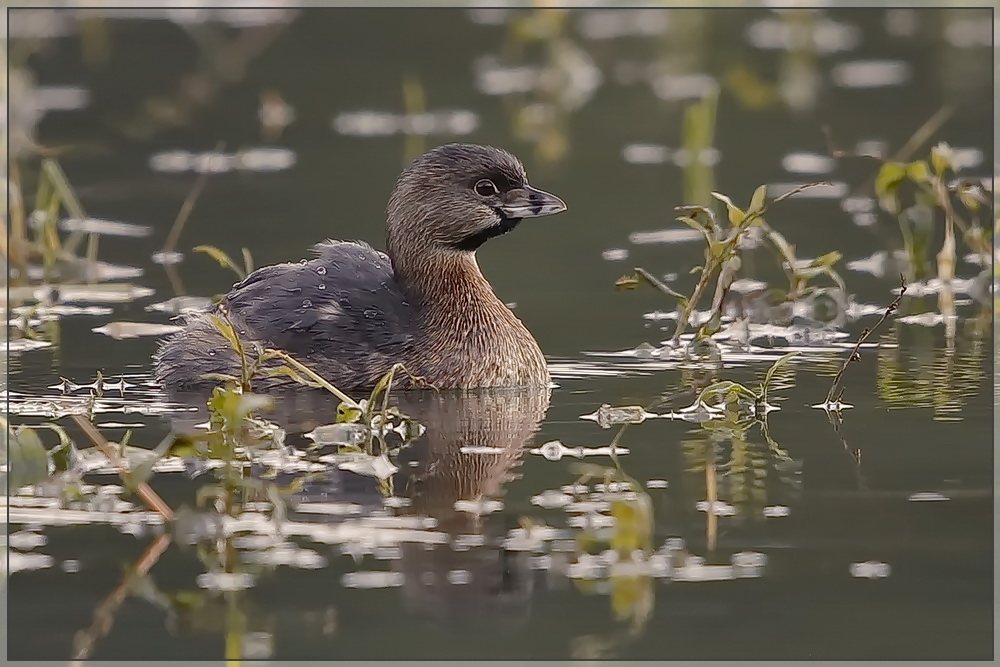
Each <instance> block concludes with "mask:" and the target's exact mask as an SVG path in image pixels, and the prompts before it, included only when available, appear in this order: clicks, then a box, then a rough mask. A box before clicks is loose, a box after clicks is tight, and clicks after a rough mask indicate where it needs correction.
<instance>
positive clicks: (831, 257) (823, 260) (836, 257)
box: [811, 250, 843, 267]
mask: <svg viewBox="0 0 1000 667" xmlns="http://www.w3.org/2000/svg"><path fill="white" fill-rule="evenodd" d="M841 257H843V255H841V254H840V253H839V252H837V251H836V250H834V251H832V252H828V253H826V254H825V255H820V256H819V257H817V258H816V259H814V260H813V261H812V263H811V264H812V266H814V267H820V266H823V267H829V266H833V265H834V264H836V263H837V262H839V261H840V259H841Z"/></svg>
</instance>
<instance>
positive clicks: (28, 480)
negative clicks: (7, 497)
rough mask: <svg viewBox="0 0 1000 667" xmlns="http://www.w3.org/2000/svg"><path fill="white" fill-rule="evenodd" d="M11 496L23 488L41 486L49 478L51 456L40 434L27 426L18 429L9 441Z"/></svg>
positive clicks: (8, 478) (9, 491)
mask: <svg viewBox="0 0 1000 667" xmlns="http://www.w3.org/2000/svg"><path fill="white" fill-rule="evenodd" d="M7 461H8V463H7V465H8V477H7V481H8V486H7V491H8V493H10V494H13V493H15V492H16V491H17V490H18V489H20V488H21V487H22V486H27V485H29V484H39V483H41V482H44V481H45V480H46V479H48V477H49V456H48V453H47V452H46V451H45V445H43V444H42V441H41V439H39V437H38V434H37V433H35V431H34V430H32V429H31V428H29V427H27V426H22V427H20V428H18V429H17V430H16V431H15V432H14V433H13V437H11V438H10V440H9V451H8V453H7Z"/></svg>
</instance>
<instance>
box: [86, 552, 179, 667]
mask: <svg viewBox="0 0 1000 667" xmlns="http://www.w3.org/2000/svg"><path fill="white" fill-rule="evenodd" d="M169 545H170V535H169V534H164V535H160V536H159V537H158V538H156V540H155V541H154V542H153V543H152V544H150V545H149V548H148V549H146V551H145V553H143V554H142V557H141V558H140V559H139V560H138V561H137V562H136V564H135V565H134V566H133V567H132V568H131V570H130V571H129V572H128V573H126V574H125V577H124V578H123V579H122V581H121V583H120V584H118V587H117V588H115V590H113V591H111V594H110V595H108V597H106V598H105V599H104V601H103V602H102V603H101V604H100V605H99V606H98V607H97V609H95V610H94V616H93V621H92V622H91V625H90V627H89V628H88V629H86V630H81V631H80V632H78V633H77V634H76V636H75V637H74V638H73V660H72V661H70V663H69V667H82V665H83V664H84V661H85V660H87V659H88V658H89V657H90V654H91V652H92V651H93V649H94V645H95V644H96V643H97V640H98V639H100V638H101V637H105V636H107V634H108V633H109V632H110V631H111V628H112V626H113V625H114V622H115V612H117V611H118V608H119V607H121V605H122V602H124V601H125V598H127V597H128V594H129V589H130V588H131V584H132V579H133V578H134V577H136V576H143V575H145V574H147V573H148V572H149V571H150V569H152V567H153V566H154V565H156V562H157V561H158V560H159V559H160V556H161V555H163V552H164V551H166V550H167V547H168V546H169Z"/></svg>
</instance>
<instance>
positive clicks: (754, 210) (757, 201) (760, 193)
mask: <svg viewBox="0 0 1000 667" xmlns="http://www.w3.org/2000/svg"><path fill="white" fill-rule="evenodd" d="M766 198H767V186H766V185H762V186H760V187H759V188H757V189H756V190H754V191H753V197H751V198H750V208H748V209H747V214H748V215H756V214H758V213H760V212H761V211H763V210H764V202H765V201H766Z"/></svg>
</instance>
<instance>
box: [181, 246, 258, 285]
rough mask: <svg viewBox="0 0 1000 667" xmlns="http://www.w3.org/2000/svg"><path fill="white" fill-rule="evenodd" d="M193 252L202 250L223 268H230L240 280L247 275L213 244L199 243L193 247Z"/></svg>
mask: <svg viewBox="0 0 1000 667" xmlns="http://www.w3.org/2000/svg"><path fill="white" fill-rule="evenodd" d="M194 251H195V252H203V253H205V254H206V255H208V256H209V257H211V258H212V259H214V260H215V261H216V262H218V263H219V265H220V266H222V267H223V268H227V269H230V270H231V271H232V272H233V273H235V274H236V275H237V276H239V278H240V280H242V279H244V278H246V277H247V274H246V273H245V272H244V271H243V269H241V268H240V267H238V266H236V263H235V262H234V261H233V260H232V259H231V258H230V257H229V255H227V254H226V253H225V252H224V251H222V250H219V249H218V248H216V247H215V246H211V245H199V246H195V247H194Z"/></svg>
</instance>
